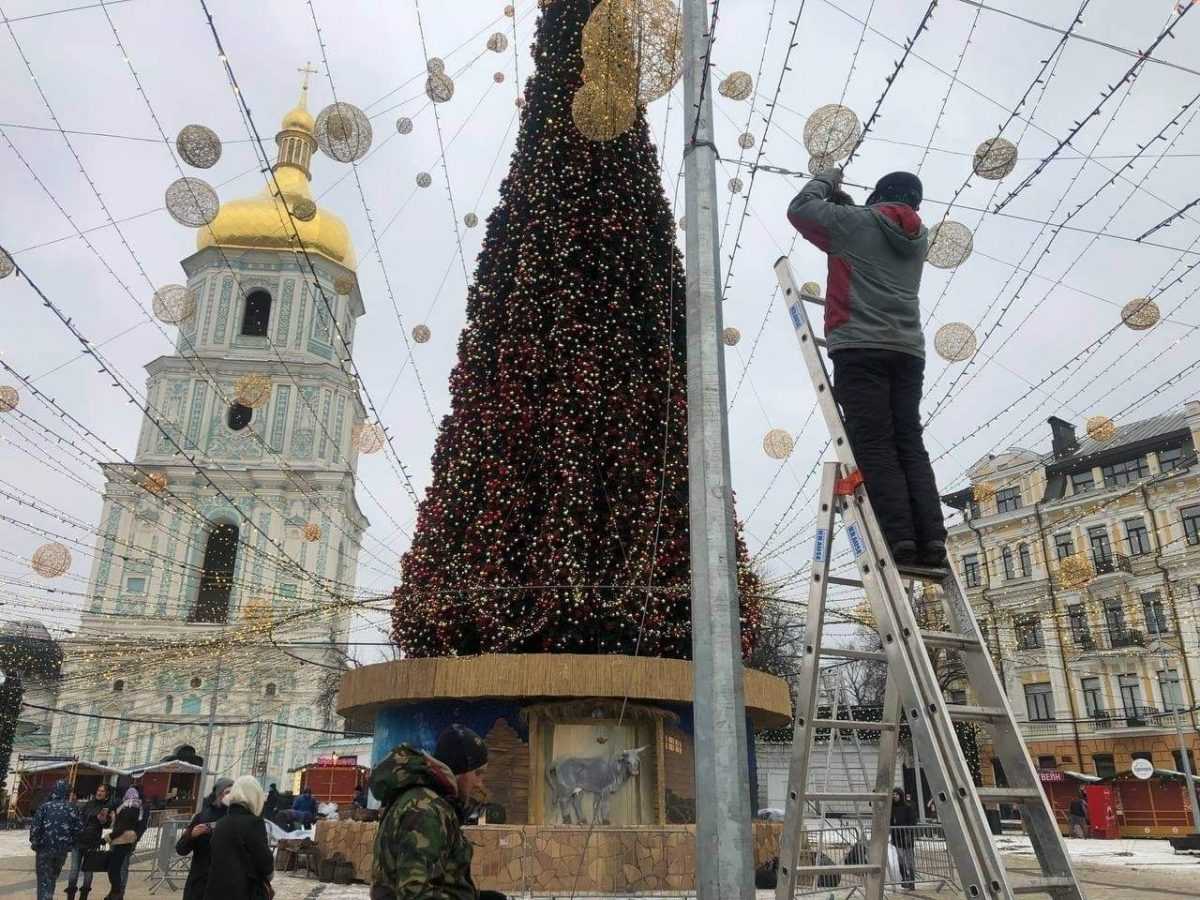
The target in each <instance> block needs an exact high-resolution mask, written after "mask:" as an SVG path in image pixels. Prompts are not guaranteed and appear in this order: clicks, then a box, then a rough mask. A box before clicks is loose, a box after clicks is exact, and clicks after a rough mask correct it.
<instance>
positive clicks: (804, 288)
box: [800, 281, 821, 297]
mask: <svg viewBox="0 0 1200 900" xmlns="http://www.w3.org/2000/svg"><path fill="white" fill-rule="evenodd" d="M800 293H802V294H803V295H804V296H806V297H820V296H821V285H820V283H819V282H816V281H806V282H804V284H802V285H800Z"/></svg>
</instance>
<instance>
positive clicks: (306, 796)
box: [292, 787, 317, 828]
mask: <svg viewBox="0 0 1200 900" xmlns="http://www.w3.org/2000/svg"><path fill="white" fill-rule="evenodd" d="M292 812H294V813H295V814H296V816H297V818H299V819H300V824H301V825H303V826H304V827H305V828H308V827H309V826H311V825H312V823H313V822H315V821H317V798H316V797H314V796H313V795H312V789H311V788H308V787H306V788H304V789H303V790H301V791H300V795H299V796H298V797H297V798H296V799H295V800H293V801H292Z"/></svg>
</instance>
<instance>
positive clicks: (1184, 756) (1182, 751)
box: [1162, 648, 1200, 834]
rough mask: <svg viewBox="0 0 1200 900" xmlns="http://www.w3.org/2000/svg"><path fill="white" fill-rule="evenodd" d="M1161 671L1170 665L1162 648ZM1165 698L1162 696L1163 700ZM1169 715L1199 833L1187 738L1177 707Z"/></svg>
mask: <svg viewBox="0 0 1200 900" xmlns="http://www.w3.org/2000/svg"><path fill="white" fill-rule="evenodd" d="M1162 664H1163V671H1166V670H1167V667H1168V666H1169V665H1170V660H1169V658H1168V656H1167V651H1166V649H1165V648H1164V649H1163V651H1162ZM1166 699H1167V698H1166V697H1163V700H1164V701H1165V700H1166ZM1171 717H1172V718H1174V719H1175V733H1176V734H1177V735H1179V765H1180V766H1181V767H1182V768H1183V776H1184V781H1186V782H1187V792H1188V798H1189V799H1190V800H1191V801H1192V833H1193V834H1200V800H1197V799H1196V780H1195V778H1194V777H1193V776H1192V763H1191V760H1189V759H1188V746H1187V739H1186V738H1185V737H1184V734H1183V723H1182V722H1180V721H1179V719H1180V711H1179V707H1178V706H1176V708H1175V709H1173V710H1171Z"/></svg>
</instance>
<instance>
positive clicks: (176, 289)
mask: <svg viewBox="0 0 1200 900" xmlns="http://www.w3.org/2000/svg"><path fill="white" fill-rule="evenodd" d="M150 308H151V309H152V310H153V311H154V317H155V318H156V319H158V320H159V321H160V322H166V323H167V324H168V325H178V324H179V323H180V322H185V321H187V320H188V319H190V318H191V317H192V314H193V313H194V312H195V311H196V301H195V300H194V299H193V298H192V294H191V292H190V291H189V290H188V289H187V288H186V287H184V286H183V285H182V284H165V285H163V286H162V287H160V288H159V289H158V290H157V291H155V292H154V299H153V300H151V302H150Z"/></svg>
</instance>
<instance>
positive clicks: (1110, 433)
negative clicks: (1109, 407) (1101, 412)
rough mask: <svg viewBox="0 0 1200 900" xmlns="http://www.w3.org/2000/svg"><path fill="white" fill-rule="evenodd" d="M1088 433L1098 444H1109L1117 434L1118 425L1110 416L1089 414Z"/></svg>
mask: <svg viewBox="0 0 1200 900" xmlns="http://www.w3.org/2000/svg"><path fill="white" fill-rule="evenodd" d="M1086 427H1087V433H1088V437H1090V438H1091V439H1092V440H1093V441H1095V442H1096V443H1098V444H1107V443H1108V442H1109V441H1111V440H1112V439H1113V438H1115V437H1116V436H1117V426H1116V425H1114V424H1113V420H1112V419H1110V418H1109V417H1108V416H1089V417H1088V420H1087V426H1086Z"/></svg>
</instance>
